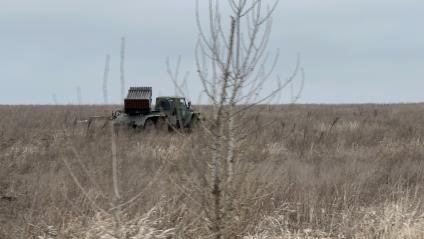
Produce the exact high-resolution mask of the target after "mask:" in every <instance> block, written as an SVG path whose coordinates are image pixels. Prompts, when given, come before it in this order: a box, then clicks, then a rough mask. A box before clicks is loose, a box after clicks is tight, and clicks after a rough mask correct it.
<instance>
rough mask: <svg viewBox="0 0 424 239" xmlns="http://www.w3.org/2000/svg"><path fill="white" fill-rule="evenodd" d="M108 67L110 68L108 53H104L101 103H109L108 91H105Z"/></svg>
mask: <svg viewBox="0 0 424 239" xmlns="http://www.w3.org/2000/svg"><path fill="white" fill-rule="evenodd" d="M109 69H110V55H109V54H107V55H106V59H105V70H104V73H103V103H104V104H105V105H107V104H108V103H109V100H108V92H107V83H108V79H109Z"/></svg>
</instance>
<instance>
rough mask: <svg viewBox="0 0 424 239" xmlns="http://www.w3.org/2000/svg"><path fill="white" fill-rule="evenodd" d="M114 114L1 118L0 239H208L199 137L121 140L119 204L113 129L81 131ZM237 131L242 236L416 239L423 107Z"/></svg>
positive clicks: (79, 111)
mask: <svg viewBox="0 0 424 239" xmlns="http://www.w3.org/2000/svg"><path fill="white" fill-rule="evenodd" d="M114 108H116V107H101V106H81V107H77V106H0V115H1V119H0V238H43V239H47V238H93V239H94V238H115V237H113V236H112V235H113V233H112V232H113V230H114V228H115V229H116V227H117V226H119V227H120V228H119V229H120V231H122V232H123V235H124V236H123V238H140V239H141V238H211V235H210V234H208V233H209V230H208V225H209V222H208V221H207V219H206V218H207V217H206V216H205V214H206V213H207V210H205V207H207V206H208V205H207V201H208V200H207V197H208V194H209V191H210V189H209V188H205V186H204V185H206V181H207V180H208V176H207V175H209V168H208V164H207V163H208V160H209V158H210V156H209V151H208V150H207V149H208V147H210V145H208V144H207V143H206V142H208V141H207V140H206V139H205V137H206V136H205V135H204V134H202V133H201V132H200V130H199V131H198V132H193V133H191V134H187V135H181V134H177V133H168V132H157V134H156V133H149V134H145V133H143V132H138V131H136V132H134V131H128V132H127V131H125V130H122V131H119V132H118V135H117V136H116V137H115V140H116V149H117V158H118V178H119V185H118V186H119V188H120V196H121V198H120V199H119V200H120V202H122V203H121V204H119V203H120V202H116V201H115V202H114V201H113V200H112V198H113V194H114V192H113V190H114V188H113V182H112V163H111V162H112V161H111V158H112V152H111V133H110V130H109V128H108V126H107V125H106V126H105V127H104V128H102V124H98V125H96V127H95V130H94V132H92V131H90V132H87V131H86V129H85V126H84V124H83V123H79V122H78V121H79V120H81V119H85V118H87V117H88V116H90V115H102V114H103V115H109V114H110V112H111V110H112V109H114ZM245 120H246V122H243V124H242V125H243V128H242V129H241V133H243V132H244V133H245V137H243V144H242V145H243V147H241V148H240V149H239V150H238V151H237V152H236V153H237V154H238V158H240V162H239V163H238V168H237V169H236V170H235V171H236V172H237V182H238V185H237V188H236V190H237V194H236V195H237V198H236V200H235V201H236V202H237V206H236V210H237V212H236V214H237V215H238V216H236V217H234V218H232V221H233V227H232V228H233V230H235V234H236V235H238V237H239V238H245V239H265V238H424V202H423V201H422V199H423V198H424V184H423V183H424V105H422V104H406V105H340V106H334V105H327V106H322V105H295V106H260V107H257V108H255V109H253V110H252V112H249V115H248V116H247V117H246V119H245ZM123 202H125V203H123ZM116 203H118V204H119V205H121V207H120V210H122V215H123V216H122V218H120V223H119V225H117V224H116V223H115V220H114V218H113V216H112V215H113V214H111V212H112V211H113V207H114V206H113V205H116Z"/></svg>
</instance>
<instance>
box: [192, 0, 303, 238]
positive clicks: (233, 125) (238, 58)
mask: <svg viewBox="0 0 424 239" xmlns="http://www.w3.org/2000/svg"><path fill="white" fill-rule="evenodd" d="M222 2H223V1H218V0H209V6H208V19H207V21H208V24H206V25H207V27H204V26H203V25H202V19H201V14H200V9H199V1H196V7H197V9H196V22H197V26H198V30H199V40H198V43H197V46H196V53H195V56H196V64H197V72H198V75H199V78H200V80H201V83H202V85H203V89H204V93H205V94H206V95H207V97H208V98H209V100H210V102H212V104H213V106H214V107H213V108H214V109H213V117H212V120H211V122H210V128H208V130H207V131H206V132H208V133H209V134H210V136H211V137H209V138H210V139H211V149H212V152H211V161H210V168H211V178H210V180H209V181H210V182H211V183H210V188H211V200H212V203H210V204H209V205H212V209H211V213H208V215H209V214H210V221H211V224H212V225H211V227H210V228H211V230H212V232H213V234H214V236H215V238H234V237H235V235H234V230H233V224H234V218H236V217H237V215H236V213H235V212H234V208H235V205H234V203H235V200H234V199H235V197H236V195H235V180H234V178H235V175H236V172H235V168H236V166H237V164H238V163H239V162H240V158H239V156H238V154H236V151H237V150H238V149H240V142H241V141H240V137H239V136H240V135H239V132H240V128H242V126H243V121H244V119H243V115H244V112H245V111H246V110H247V109H249V108H251V107H253V106H254V105H257V104H261V103H267V102H270V100H272V99H273V98H275V97H276V96H278V94H279V93H280V92H281V90H282V89H283V88H285V87H286V86H287V85H289V84H290V83H291V82H292V81H293V80H294V79H295V78H296V75H297V73H298V71H299V60H298V61H297V65H296V68H295V70H294V73H293V74H292V76H290V77H289V78H288V79H287V80H284V81H282V80H281V79H280V78H279V77H278V76H277V80H276V82H277V85H276V87H275V88H274V89H273V90H271V92H268V93H267V94H262V93H261V90H262V89H263V88H264V87H265V84H266V83H267V82H268V81H269V78H270V76H271V75H272V73H273V71H274V68H275V67H276V64H277V61H278V58H279V52H278V50H277V52H276V53H275V54H274V55H273V56H272V57H271V55H270V54H269V53H267V52H266V49H267V45H268V41H269V38H270V34H271V27H272V14H273V12H274V11H275V9H276V6H277V4H278V0H276V1H274V2H272V4H271V5H266V4H265V1H263V0H228V1H225V4H227V5H228V7H229V8H230V9H231V11H230V12H231V13H230V14H231V16H230V18H229V19H228V20H229V24H225V23H224V22H223V21H222V20H223V19H222V16H221V12H222V11H221V8H220V6H219V4H220V3H222ZM224 21H225V22H226V21H227V19H224ZM294 98H295V97H294V96H293V97H292V99H294Z"/></svg>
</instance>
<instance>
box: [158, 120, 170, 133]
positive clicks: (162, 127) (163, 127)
mask: <svg viewBox="0 0 424 239" xmlns="http://www.w3.org/2000/svg"><path fill="white" fill-rule="evenodd" d="M167 126H168V123H166V120H165V118H158V119H157V120H156V125H155V128H156V129H157V130H158V131H161V132H165V131H166V129H167Z"/></svg>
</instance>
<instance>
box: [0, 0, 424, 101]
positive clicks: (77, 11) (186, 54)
mask: <svg viewBox="0 0 424 239" xmlns="http://www.w3.org/2000/svg"><path fill="white" fill-rule="evenodd" d="M200 1H201V2H203V3H205V2H206V0H200ZM194 12H195V3H194V0H178V1H177V0H154V1H153V0H138V1H129V0H121V1H110V0H72V1H71V0H68V1H65V0H37V1H36V0H26V1H25V0H0V83H1V85H0V89H1V92H0V104H51V103H53V99H52V94H56V96H57V101H58V102H59V103H63V104H67V103H76V102H77V96H76V95H77V93H76V91H77V90H76V89H77V87H78V86H79V87H80V88H81V90H82V100H83V102H84V103H89V104H92V103H101V102H102V101H103V98H102V78H103V69H104V60H105V55H106V54H110V55H111V72H110V78H109V82H110V84H109V95H110V100H109V101H110V102H116V103H118V102H119V95H120V88H119V47H120V46H119V45H120V37H121V36H125V37H126V39H127V61H126V81H127V86H129V85H149V86H153V90H154V94H155V95H157V94H159V93H161V94H173V88H172V86H171V83H170V80H169V78H168V76H167V73H166V68H165V60H166V58H167V57H168V56H169V57H170V58H171V60H172V59H173V60H174V61H175V60H176V59H177V56H178V55H179V54H181V55H182V57H183V64H182V68H181V70H184V71H185V70H188V71H190V72H191V74H190V78H189V80H190V83H191V84H190V94H191V96H192V100H193V101H194V102H196V100H197V98H198V92H200V90H201V84H200V83H199V82H198V79H197V76H196V71H195V66H194V62H193V58H194V57H193V56H194V44H195V42H196V37H197V29H196V25H195V16H194ZM423 23H424V1H423V0H281V1H280V4H279V6H278V8H277V10H276V12H275V15H274V24H273V33H272V35H271V41H270V44H269V50H270V51H273V50H275V49H277V48H279V49H280V52H281V56H280V62H279V64H278V67H277V69H276V71H275V73H276V74H279V75H281V76H287V75H289V74H290V72H291V71H290V69H292V68H293V67H294V63H295V57H296V52H301V53H302V65H303V66H304V68H305V71H306V75H307V79H306V82H305V88H304V91H303V93H302V98H301V100H300V102H307V103H362V102H422V101H424V94H423V90H424V31H423V26H422V25H423ZM286 93H288V92H286ZM286 95H288V94H286ZM284 99H287V97H286V98H284Z"/></svg>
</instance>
